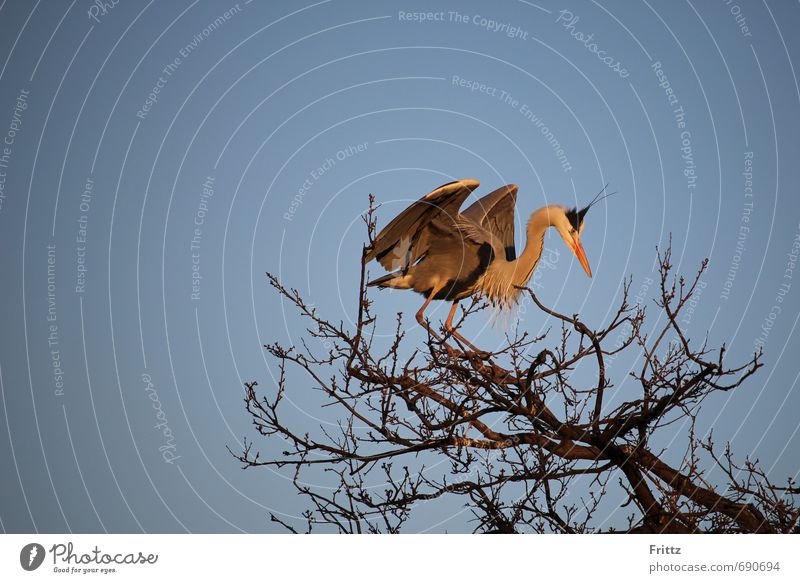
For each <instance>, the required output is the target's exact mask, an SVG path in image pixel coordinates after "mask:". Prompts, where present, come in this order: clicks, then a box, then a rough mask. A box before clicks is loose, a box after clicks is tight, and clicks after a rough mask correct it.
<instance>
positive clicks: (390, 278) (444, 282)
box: [364, 178, 602, 350]
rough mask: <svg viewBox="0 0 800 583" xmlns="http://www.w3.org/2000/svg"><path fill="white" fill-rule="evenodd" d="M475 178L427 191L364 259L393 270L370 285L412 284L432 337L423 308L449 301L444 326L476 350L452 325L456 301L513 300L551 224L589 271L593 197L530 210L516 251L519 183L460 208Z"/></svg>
mask: <svg viewBox="0 0 800 583" xmlns="http://www.w3.org/2000/svg"><path fill="white" fill-rule="evenodd" d="M479 184H480V183H479V182H478V181H477V180H473V179H469V178H467V179H463V180H457V181H454V182H450V183H448V184H444V185H442V186H440V187H439V188H437V189H435V190H433V191H431V192H429V193H428V194H426V195H425V196H423V197H422V198H421V199H419V200H417V201H416V202H414V203H413V204H411V206H409V207H408V208H407V209H406V210H404V211H403V212H402V213H400V214H399V215H397V217H395V218H394V219H393V220H392V221H391V222H390V223H389V224H388V225H386V227H384V228H383V229H382V230H381V231H380V233H378V235H377V236H376V237H375V240H374V241H373V244H372V247H371V249H369V250H368V252H367V254H366V256H365V258H364V261H365V262H369V261H372V260H373V259H376V260H377V261H378V262H379V263H380V264H381V265H382V266H383V267H384V268H385V269H387V270H391V271H392V272H391V273H389V274H388V275H384V276H383V277H379V278H378V279H375V280H373V281H370V282H369V283H368V284H367V285H369V286H378V287H382V288H396V289H412V290H414V291H416V292H418V293H420V294H422V295H423V296H424V297H425V303H423V304H422V307H421V308H420V309H419V311H418V312H417V314H416V318H417V321H418V322H419V323H420V325H422V326H423V327H424V328H425V329H426V330H428V331H429V332H430V333H431V334H432V335H433V336H435V337H437V338H438V334H436V333H435V332H434V331H433V330H431V329H430V327H429V326H428V325H427V323H426V322H425V318H424V313H425V309H426V308H427V307H428V305H429V304H430V303H431V301H433V300H449V301H451V302H452V306H451V308H450V313H449V314H448V316H447V320H446V322H445V326H444V327H445V330H446V332H448V333H450V334H452V335H453V336H455V337H457V338H458V339H459V340H461V341H462V342H464V343H465V344H467V345H468V346H470V347H471V348H472V349H474V350H477V349H475V347H474V346H473V345H472V344H471V343H470V342H469V341H468V340H467V339H466V338H464V337H463V336H462V335H461V334H459V333H458V331H457V330H455V329H453V325H452V324H453V316H454V315H455V312H456V308H457V306H458V302H459V301H460V300H462V299H464V298H466V297H469V296H471V295H474V294H479V295H484V296H486V297H487V298H488V299H489V300H490V301H491V302H492V303H493V304H494V305H496V306H499V307H501V308H510V307H511V306H512V305H514V304H515V303H516V302H517V301H518V298H519V295H520V293H521V289H520V288H521V287H524V286H525V285H526V284H527V283H528V281H529V280H530V278H531V276H532V275H533V271H534V270H535V269H536V266H537V264H538V263H539V258H540V257H541V255H542V248H543V246H544V235H545V232H546V231H547V229H548V228H550V227H554V228H555V229H556V230H557V231H558V233H559V235H561V238H562V239H563V240H564V243H566V245H567V247H569V249H570V250H571V251H572V252H573V253H574V254H575V257H576V258H577V259H578V261H579V262H580V264H581V266H582V267H583V269H584V271H585V272H586V274H587V275H588V276H589V277H591V276H592V270H591V269H590V267H589V261H588V260H587V259H586V253H585V252H584V250H583V245H581V232H582V231H583V226H584V220H583V219H584V217H585V216H586V213H587V211H588V210H589V209H590V208H591V206H592V205H593V204H595V203H596V202H597V201H598V197H595V199H594V200H593V201H592V202H591V203H589V205H587V206H586V207H584V208H583V209H580V210H578V209H577V208H572V209H570V208H568V207H564V206H559V205H547V206H544V207H542V208H540V209H538V210H537V211H535V212H534V213H533V214H531V216H530V218H529V219H528V223H527V241H526V244H525V248H524V249H523V251H522V253H521V254H520V255H519V257H517V255H516V249H515V247H514V206H515V204H516V200H517V190H518V187H517V185H516V184H508V185H506V186H502V187H500V188H498V189H497V190H495V191H494V192H492V193H490V194H488V195H486V196H484V197H483V198H481V199H479V200H478V201H477V202H475V203H474V204H473V205H471V206H470V207H469V208H467V210H465V211H464V212H459V209H460V208H461V205H462V203H463V202H464V200H466V198H467V197H468V196H469V195H470V193H471V192H472V191H473V190H475V189H476V188H477V187H478V185H479ZM601 192H602V191H601ZM598 196H599V195H598Z"/></svg>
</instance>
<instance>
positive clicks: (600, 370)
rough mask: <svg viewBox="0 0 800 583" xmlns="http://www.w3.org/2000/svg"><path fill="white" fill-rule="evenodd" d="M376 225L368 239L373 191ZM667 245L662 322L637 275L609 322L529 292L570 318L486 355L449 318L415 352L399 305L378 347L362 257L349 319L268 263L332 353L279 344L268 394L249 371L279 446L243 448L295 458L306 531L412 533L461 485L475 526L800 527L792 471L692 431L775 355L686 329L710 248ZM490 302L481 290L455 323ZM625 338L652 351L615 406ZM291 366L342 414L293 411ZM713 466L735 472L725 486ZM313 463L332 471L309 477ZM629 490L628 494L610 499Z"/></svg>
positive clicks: (247, 463)
mask: <svg viewBox="0 0 800 583" xmlns="http://www.w3.org/2000/svg"><path fill="white" fill-rule="evenodd" d="M364 220H365V222H366V225H367V228H368V234H369V239H370V241H371V240H372V237H373V236H374V232H375V223H374V211H373V205H372V197H370V211H369V212H368V213H367V214H366V215H365V216H364ZM367 248H368V247H365V248H364V251H365V252H366V249H367ZM670 258H671V252H670V249H669V248H667V249H666V250H665V251H662V252H658V265H659V280H660V281H659V291H658V298H657V300H656V305H657V307H658V308H659V310H660V311H661V313H662V316H663V317H661V318H659V319H658V322H659V323H658V325H657V326H656V327H655V328H654V329H653V330H652V331H651V332H650V333H649V334H648V333H645V331H644V330H645V329H644V321H645V309H644V308H642V307H641V306H639V305H638V304H633V305H632V304H631V303H629V289H630V283H631V280H628V281H626V282H625V285H624V290H623V294H622V300H621V302H620V304H619V307H618V309H617V310H616V313H615V315H614V316H613V318H611V321H610V323H609V324H608V325H607V326H605V327H604V328H602V329H599V330H592V329H590V328H589V327H588V326H587V325H586V324H585V323H584V322H583V321H582V320H581V319H580V317H579V315H577V314H575V315H572V316H569V315H565V314H561V313H559V312H557V311H555V310H553V309H551V308H549V307H547V306H545V305H543V304H542V303H541V302H540V301H539V299H538V298H537V297H536V295H535V294H534V293H533V292H532V291H531V290H530V289H527V290H526V292H527V294H528V295H529V296H530V298H531V300H532V302H533V304H534V305H536V306H537V307H538V308H539V309H540V310H541V311H542V312H544V313H546V314H548V315H550V316H551V317H553V318H555V320H556V321H557V322H559V324H560V326H559V329H557V330H556V331H554V332H553V333H552V334H549V333H545V334H544V335H543V336H540V337H530V336H529V335H528V334H526V333H521V334H520V333H519V332H517V333H515V334H514V336H513V337H508V339H507V340H508V341H507V344H506V345H505V346H504V347H503V348H502V349H500V350H498V351H495V352H492V353H491V354H488V355H486V354H475V353H474V352H470V351H469V350H467V349H466V347H465V346H463V345H461V344H459V342H458V339H457V338H455V337H453V336H452V335H447V334H446V332H445V331H442V340H441V341H440V340H439V339H437V338H435V337H432V336H430V335H429V336H428V339H427V342H426V343H425V344H424V345H423V346H417V347H413V350H412V352H411V354H408V353H407V351H404V350H402V349H401V347H402V348H406V346H405V344H407V343H406V342H404V341H405V332H404V331H403V327H402V318H401V315H400V314H397V318H396V328H395V330H396V331H395V334H394V339H393V341H392V342H391V343H390V344H389V345H388V346H386V347H383V348H381V347H380V344H381V343H380V342H376V338H375V330H376V316H375V315H374V314H373V313H372V312H371V310H370V307H371V304H370V299H369V297H368V296H367V290H366V286H365V275H366V274H365V266H364V265H363V261H362V265H361V279H360V285H359V290H360V291H359V300H358V316H357V322H356V324H355V326H354V329H352V330H351V329H349V328H348V326H346V325H344V323H341V322H340V323H338V324H337V323H334V322H330V321H328V320H326V319H325V318H324V317H322V315H320V314H319V313H318V312H317V310H316V309H315V308H314V307H313V306H310V305H309V304H307V303H306V302H305V301H304V300H303V298H302V297H301V295H300V294H299V293H298V291H297V290H294V289H289V288H286V287H284V285H283V284H282V283H281V282H280V281H279V280H278V279H277V278H276V277H274V276H273V275H269V274H268V277H269V282H270V284H271V285H272V286H273V287H274V288H275V290H277V292H278V293H279V294H280V295H281V296H282V297H283V298H285V299H286V300H288V301H289V303H290V304H291V305H293V306H294V307H295V308H296V309H297V311H298V312H299V315H300V316H301V317H303V318H305V319H306V320H307V322H308V323H309V327H308V329H307V331H308V335H309V336H310V337H312V338H316V339H318V340H321V341H322V344H323V345H324V346H325V347H326V348H325V350H324V354H317V353H316V351H314V350H312V349H311V348H310V347H309V345H308V343H307V342H305V340H304V341H303V342H302V346H291V347H285V346H281V345H279V344H270V345H268V346H266V347H265V348H266V349H267V350H268V351H269V353H270V354H271V355H272V356H273V357H274V358H275V359H277V362H278V365H279V371H280V376H279V379H278V382H277V386H275V387H273V388H271V389H270V390H268V391H265V392H264V394H259V391H258V390H257V389H258V385H257V383H256V382H251V383H247V384H246V385H245V406H246V408H247V412H248V413H249V415H250V416H251V417H252V422H253V424H254V427H255V429H256V430H257V431H258V433H259V434H261V435H262V436H265V437H271V438H272V439H270V440H266V441H265V442H264V445H265V446H266V447H269V448H270V455H269V456H268V457H266V458H265V457H263V456H262V455H261V453H260V452H259V451H258V448H257V447H256V446H255V444H254V442H253V441H251V440H247V439H245V441H244V449H243V451H240V452H237V453H234V455H235V456H236V458H237V459H238V460H239V461H241V462H242V464H243V466H244V467H245V468H253V467H260V466H273V467H277V468H285V467H289V468H292V470H293V471H292V475H293V485H294V487H295V488H296V490H297V492H298V493H299V494H301V495H302V496H303V497H304V498H305V499H306V500H307V503H308V509H307V510H306V511H305V512H304V515H303V519H304V520H303V522H302V524H299V525H298V524H293V523H291V521H287V520H285V519H281V518H279V517H277V516H275V515H272V516H271V519H272V520H273V521H275V522H278V523H280V524H282V525H283V526H284V527H285V528H286V529H288V530H289V531H292V532H298V531H299V530H303V531H311V530H312V529H315V528H323V529H328V530H330V529H332V530H335V531H339V532H348V533H350V532H398V531H400V530H401V528H402V527H403V526H404V525H405V524H406V523H407V521H408V520H409V519H410V517H411V516H412V514H413V512H414V510H415V508H420V507H421V505H422V504H423V503H424V504H430V503H438V502H439V501H440V500H444V499H445V498H448V497H458V498H459V499H460V500H461V501H462V502H463V504H464V505H465V506H466V507H468V508H469V510H470V512H471V513H472V515H473V517H474V530H475V531H476V532H495V533H517V532H567V533H573V532H578V533H582V532H603V531H606V532H614V531H616V532H640V533H656V532H670V533H691V532H713V533H731V532H756V533H775V532H780V533H789V532H797V531H798V517H800V508H798V504H797V501H796V496H797V494H798V493H799V492H800V490H799V489H798V488H797V486H796V484H795V482H794V481H793V479H792V478H789V479H788V480H787V482H786V483H785V485H782V486H778V485H776V484H775V483H773V482H772V481H771V480H770V477H768V476H767V475H766V473H765V472H764V470H763V469H762V468H761V467H760V465H759V463H758V460H751V459H745V460H744V461H743V462H741V463H737V462H736V461H735V460H734V457H733V454H732V453H731V448H730V446H729V445H725V446H723V447H722V448H721V450H720V448H718V447H717V446H716V445H715V443H714V442H713V441H712V439H711V435H710V434H709V435H708V436H707V437H698V436H697V435H696V434H695V422H696V420H697V416H698V413H699V411H700V410H701V407H702V406H703V404H704V403H705V402H706V401H708V400H709V399H710V398H711V397H713V396H714V395H716V394H718V393H723V392H728V391H733V390H736V389H738V388H739V387H741V386H742V385H743V383H744V382H745V381H746V380H747V379H748V378H749V377H750V376H751V375H753V374H754V373H755V372H756V371H757V370H758V369H759V368H761V366H762V362H761V358H762V355H761V352H760V351H759V352H757V353H755V354H753V356H752V357H751V358H750V359H749V360H748V361H747V362H745V363H743V364H740V365H729V364H728V363H727V362H726V359H725V346H724V345H723V346H722V347H721V348H719V349H712V348H711V347H709V346H708V341H707V339H706V340H704V341H703V342H700V343H697V342H695V341H693V340H692V339H690V338H689V337H688V336H687V335H686V333H685V332H684V330H683V329H682V328H681V326H680V324H679V321H680V318H681V314H682V312H683V311H684V309H685V308H686V306H687V303H688V302H689V300H690V299H691V298H692V296H693V294H694V293H695V289H696V286H697V283H698V281H699V280H700V276H701V275H702V273H703V272H704V270H705V269H706V266H707V261H704V262H703V263H702V265H701V267H700V268H699V270H698V272H697V273H696V275H695V276H694V278H692V280H691V281H686V280H684V278H683V277H676V276H675V275H673V273H672V266H671V264H670ZM485 307H486V306H485V305H484V304H483V303H481V302H479V301H477V300H476V301H473V303H472V305H470V306H469V307H468V308H467V309H466V310H465V314H464V316H463V317H462V319H461V321H460V322H458V323H457V327H460V326H461V325H462V323H463V321H464V318H466V317H468V316H469V315H471V314H473V313H475V312H478V311H480V310H482V309H484V308H485ZM544 345H548V346H549V347H548V348H542V346H544ZM626 351H632V352H636V353H637V354H638V355H639V357H640V359H641V362H640V366H637V367H636V369H635V371H634V372H632V373H631V376H632V377H633V378H634V379H635V382H636V385H637V391H636V393H637V394H636V397H635V398H631V399H630V400H626V401H622V402H621V404H617V405H615V406H613V407H612V406H610V405H609V404H608V403H609V399H608V394H609V391H610V390H611V389H612V386H613V385H612V382H611V379H609V378H608V375H607V374H606V362H607V360H608V359H609V358H615V357H616V355H618V354H621V353H623V352H626ZM579 366H580V367H581V368H583V369H586V368H587V367H591V370H592V371H594V372H593V373H592V374H591V377H590V378H591V380H590V381H589V382H586V380H585V377H586V375H580V374H576V369H577V368H578V367H579ZM287 367H298V368H299V369H300V370H302V371H304V372H305V374H306V375H307V376H308V378H310V379H311V383H312V385H313V387H314V388H317V389H319V390H321V391H322V394H323V396H324V399H325V401H326V405H327V406H331V407H335V408H337V409H338V411H339V421H338V423H337V424H336V426H335V430H332V429H331V428H330V427H326V426H319V427H316V428H314V430H313V431H312V430H311V429H312V428H296V427H291V426H290V425H289V424H287V423H286V422H285V421H284V419H285V411H284V408H283V407H284V401H285V397H286V394H287V391H288V390H290V389H289V388H288V387H287V377H286V371H287ZM582 376H583V377H584V380H583V381H581V380H579V379H580V378H581V377H582ZM639 388H640V390H639ZM292 390H306V389H305V388H303V389H299V388H293V389H292ZM616 400H617V401H618V400H619V399H616ZM687 427H688V429H686V428H687ZM681 428H683V432H684V434H683V438H684V442H685V451H683V450H682V455H678V456H677V457H678V459H679V462H678V463H673V464H670V463H667V462H666V461H665V459H667V457H668V456H667V455H666V451H665V450H664V449H660V450H658V449H655V448H656V447H657V444H659V443H663V441H664V440H663V439H662V438H663V436H664V435H665V434H666V435H669V432H670V431H671V432H672V435H673V436H674V432H675V431H676V430H680V429H681ZM276 446H278V447H280V449H281V450H282V451H281V452H280V453H278V451H274V449H275V447H276ZM674 447H677V446H674ZM232 453H233V452H232ZM669 457H671V458H675V457H676V456H675V455H674V453H671V454H670V456H669ZM441 462H445V463H441ZM316 470H323V471H322V472H316ZM712 470H716V472H718V473H719V472H720V471H721V474H722V475H723V476H724V480H722V481H724V482H727V484H724V485H719V484H716V483H715V480H714V479H712V478H711V477H710V476H709V475H708V474H709V473H711V472H712ZM308 475H314V476H323V475H324V476H327V477H328V478H330V477H332V478H334V480H333V482H332V483H331V486H330V487H320V486H312V485H311V482H310V481H309V480H307V479H306V476H308ZM314 480H317V478H314ZM716 481H717V482H719V481H720V480H716ZM617 485H618V486H619V487H620V488H621V489H622V490H621V492H624V495H625V498H624V499H623V500H622V502H620V501H619V500H616V501H614V500H613V498H614V497H613V496H611V495H610V492H611V490H612V489H615V488H616V486H617ZM617 492H618V493H619V492H620V490H617ZM617 498H619V496H617ZM433 501H436V502H433ZM604 505H605V506H604ZM609 505H611V506H613V508H614V509H615V508H617V507H618V506H623V507H626V510H625V511H624V512H623V514H625V513H627V516H626V518H625V519H624V520H616V521H610V520H609V518H608V516H609V515H610V514H612V511H611V510H609V511H608V512H605V511H603V512H601V511H600V509H601V508H603V509H605V508H606V507H607V506H609ZM601 514H602V515H604V516H606V518H605V519H602V520H601V519H600V518H599V517H600V516H601ZM615 516H620V515H619V513H617V514H615ZM609 522H613V524H609Z"/></svg>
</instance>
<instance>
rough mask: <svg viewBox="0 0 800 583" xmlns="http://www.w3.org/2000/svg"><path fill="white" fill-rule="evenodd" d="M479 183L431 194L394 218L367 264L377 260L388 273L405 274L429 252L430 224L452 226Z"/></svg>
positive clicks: (454, 185) (459, 182)
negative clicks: (392, 271) (397, 271)
mask: <svg viewBox="0 0 800 583" xmlns="http://www.w3.org/2000/svg"><path fill="white" fill-rule="evenodd" d="M479 184H480V183H479V182H478V181H477V180H472V179H468V178H467V179H463V180H457V181H455V182H450V183H448V184H444V185H442V186H440V187H439V188H437V189H435V190H432V191H431V192H429V193H428V194H426V195H425V196H423V197H422V198H421V199H419V200H418V201H416V202H414V203H413V204H411V206H409V207H408V208H407V209H406V210H404V211H403V212H402V213H400V214H399V215H397V216H396V217H395V218H394V219H393V220H392V221H391V222H390V223H389V224H388V225H386V226H385V227H384V228H383V229H382V230H381V232H380V233H378V236H377V237H375V241H374V242H373V245H372V249H370V251H369V252H368V253H367V256H366V261H372V260H373V259H377V260H378V262H379V263H380V264H381V265H382V266H383V267H384V268H385V269H388V270H398V269H399V270H401V271H406V270H407V269H408V268H409V266H410V265H413V264H414V263H415V262H416V261H417V260H418V259H419V258H420V257H423V256H424V255H425V254H426V253H427V252H428V249H429V248H430V245H431V241H432V235H433V237H435V234H433V233H432V230H431V224H432V222H433V221H437V223H440V224H441V223H444V224H453V223H455V222H456V220H457V217H458V210H459V209H460V208H461V205H462V204H463V202H464V201H465V200H466V198H467V197H468V196H469V195H470V193H471V192H472V191H473V190H475V189H476V188H477V187H478V185H479Z"/></svg>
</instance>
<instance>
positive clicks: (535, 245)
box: [511, 206, 553, 286]
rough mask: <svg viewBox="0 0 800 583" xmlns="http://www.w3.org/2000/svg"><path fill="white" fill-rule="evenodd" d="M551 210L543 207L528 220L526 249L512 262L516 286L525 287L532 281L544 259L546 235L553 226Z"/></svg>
mask: <svg viewBox="0 0 800 583" xmlns="http://www.w3.org/2000/svg"><path fill="white" fill-rule="evenodd" d="M550 208H551V207H549V206H546V207H542V208H540V209H539V210H537V211H536V212H534V213H533V214H532V215H531V218H530V219H528V227H527V229H526V232H527V240H526V241H525V249H523V250H522V253H521V254H520V256H519V257H518V258H517V259H516V260H515V261H512V262H511V265H512V266H513V269H514V278H513V281H514V284H515V285H521V286H524V285H526V284H527V283H528V281H530V279H531V276H532V275H533V270H534V269H536V265H537V264H538V263H539V259H540V258H541V257H542V249H543V248H544V234H545V233H546V232H547V229H548V228H549V227H551V226H552V224H553V223H552V219H551V217H552V216H553V215H552V213H551V212H550Z"/></svg>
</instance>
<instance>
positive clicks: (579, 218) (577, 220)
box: [566, 184, 617, 231]
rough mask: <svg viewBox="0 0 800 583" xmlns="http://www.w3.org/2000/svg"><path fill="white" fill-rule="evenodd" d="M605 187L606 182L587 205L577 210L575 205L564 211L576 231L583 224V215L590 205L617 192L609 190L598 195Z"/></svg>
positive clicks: (606, 186)
mask: <svg viewBox="0 0 800 583" xmlns="http://www.w3.org/2000/svg"><path fill="white" fill-rule="evenodd" d="M606 188H608V184H606V185H605V186H604V187H603V188H602V189H601V190H600V192H598V193H597V195H596V196H595V197H594V198H593V199H592V202H590V203H589V204H587V205H586V206H585V207H583V208H582V209H581V210H578V208H577V207H576V208H573V209H570V210H568V211H567V212H566V215H567V220H568V221H569V223H570V224H571V225H572V226H573V228H574V229H575V230H576V231H579V230H580V228H581V225H582V224H583V217H585V216H586V213H587V212H589V209H590V208H592V207H593V206H594V205H595V204H597V203H598V202H600V201H601V200H603V199H605V198H608V197H609V196H611V195H612V194H617V193H616V192H609V193H608V194H606V195H604V196H600V195H601V194H603V192H604V191H605V189H606Z"/></svg>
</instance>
